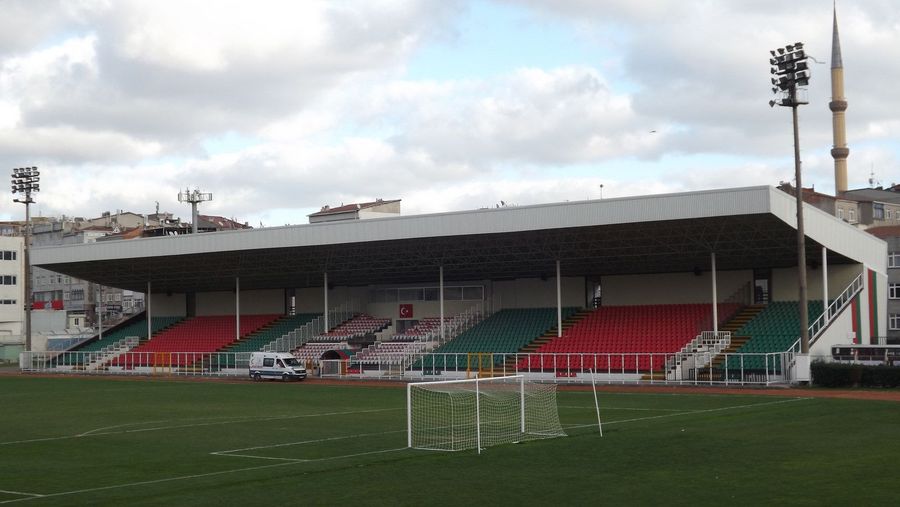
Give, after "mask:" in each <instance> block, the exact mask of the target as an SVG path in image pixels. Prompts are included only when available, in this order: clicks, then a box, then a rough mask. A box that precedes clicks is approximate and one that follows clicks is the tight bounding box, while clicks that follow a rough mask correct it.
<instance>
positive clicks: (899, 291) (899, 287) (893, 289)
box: [888, 283, 900, 299]
mask: <svg viewBox="0 0 900 507" xmlns="http://www.w3.org/2000/svg"><path fill="white" fill-rule="evenodd" d="M888 298H889V299H900V283H892V284H890V285H888Z"/></svg>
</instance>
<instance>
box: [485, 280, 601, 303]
mask: <svg viewBox="0 0 900 507" xmlns="http://www.w3.org/2000/svg"><path fill="white" fill-rule="evenodd" d="M561 292H562V305H563V306H576V307H579V308H581V307H584V306H585V294H584V278H582V277H563V278H562V282H561ZM491 296H492V297H491V299H492V303H493V307H494V309H495V310H500V309H503V308H555V307H556V278H553V277H551V278H547V279H546V280H541V279H539V278H520V279H518V280H508V281H502V282H494V283H493V294H492V295H491Z"/></svg>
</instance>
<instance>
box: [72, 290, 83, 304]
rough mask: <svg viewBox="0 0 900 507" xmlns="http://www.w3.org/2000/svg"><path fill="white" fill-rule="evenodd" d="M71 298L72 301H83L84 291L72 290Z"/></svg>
mask: <svg viewBox="0 0 900 507" xmlns="http://www.w3.org/2000/svg"><path fill="white" fill-rule="evenodd" d="M69 297H70V299H71V300H72V301H83V300H84V289H72V292H70V293H69Z"/></svg>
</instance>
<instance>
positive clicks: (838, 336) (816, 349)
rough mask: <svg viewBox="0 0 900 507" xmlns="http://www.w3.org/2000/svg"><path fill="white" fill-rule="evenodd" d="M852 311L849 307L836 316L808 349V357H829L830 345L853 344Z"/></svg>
mask: <svg viewBox="0 0 900 507" xmlns="http://www.w3.org/2000/svg"><path fill="white" fill-rule="evenodd" d="M853 338H854V333H853V311H852V310H851V308H850V306H847V308H846V309H845V310H844V311H843V312H842V313H841V314H840V315H838V316H837V318H836V319H834V320H833V321H832V322H831V324H829V325H828V328H827V329H826V330H825V332H824V333H822V335H821V336H819V339H818V340H816V342H815V343H813V344H812V346H811V347H810V348H809V355H810V356H812V357H813V358H815V357H818V356H829V357H830V356H831V346H832V345H846V344H850V343H853Z"/></svg>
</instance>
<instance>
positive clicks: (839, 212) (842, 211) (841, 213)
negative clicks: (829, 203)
mask: <svg viewBox="0 0 900 507" xmlns="http://www.w3.org/2000/svg"><path fill="white" fill-rule="evenodd" d="M838 218H840V219H841V220H843V219H844V208H838Z"/></svg>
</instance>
